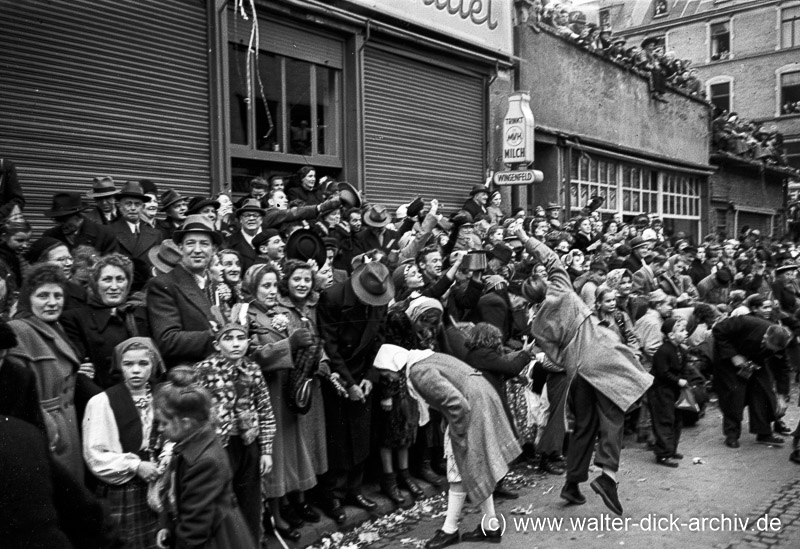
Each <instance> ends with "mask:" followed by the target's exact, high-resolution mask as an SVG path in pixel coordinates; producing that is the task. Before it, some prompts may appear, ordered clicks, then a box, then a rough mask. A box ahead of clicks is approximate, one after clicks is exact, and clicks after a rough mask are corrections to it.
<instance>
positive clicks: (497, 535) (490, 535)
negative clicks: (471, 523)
mask: <svg viewBox="0 0 800 549" xmlns="http://www.w3.org/2000/svg"><path fill="white" fill-rule="evenodd" d="M461 541H478V542H481V543H500V542H501V541H503V532H501V531H500V528H498V529H497V530H484V528H483V526H481V525H480V524H479V525H478V527H477V528H475V529H474V530H473V531H472V532H466V533H464V534H461Z"/></svg>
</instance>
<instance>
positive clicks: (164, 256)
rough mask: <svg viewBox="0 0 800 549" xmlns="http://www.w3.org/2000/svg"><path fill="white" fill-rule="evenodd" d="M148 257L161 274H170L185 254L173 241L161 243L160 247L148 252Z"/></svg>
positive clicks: (168, 240) (154, 247)
mask: <svg viewBox="0 0 800 549" xmlns="http://www.w3.org/2000/svg"><path fill="white" fill-rule="evenodd" d="M147 257H148V258H149V259H150V264H151V265H152V266H153V267H155V268H156V269H158V271H159V272H161V273H168V272H170V271H171V270H172V268H173V267H175V265H177V264H178V263H180V261H181V259H182V258H183V252H182V251H181V249H180V248H178V245H177V244H175V242H173V241H172V240H171V239H169V238H168V239H167V240H164V241H162V242H161V244H160V245H158V246H153V247H152V248H150V250H149V251H148V252H147Z"/></svg>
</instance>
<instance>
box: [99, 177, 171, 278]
mask: <svg viewBox="0 0 800 549" xmlns="http://www.w3.org/2000/svg"><path fill="white" fill-rule="evenodd" d="M117 197H118V198H119V210H120V214H121V215H120V217H119V218H117V219H116V220H115V221H114V222H113V223H111V225H109V226H108V227H109V230H111V232H112V233H113V234H114V236H115V237H116V238H117V241H118V242H119V246H120V252H121V253H123V254H125V255H127V256H128V257H129V258H131V261H133V284H132V285H131V291H133V292H138V291H139V290H141V289H142V288H143V287H144V285H145V283H146V282H147V280H148V279H149V278H150V266H151V265H150V260H149V257H148V255H147V252H149V251H150V248H153V247H155V246H158V245H159V244H160V243H161V241H162V240H163V237H162V235H161V231H159V230H158V229H154V228H153V227H151V226H150V225H148V224H147V223H145V222H143V221H142V220H141V213H142V207H143V206H144V203H145V202H147V201H149V197H147V196H146V195H145V194H144V190H143V189H142V186H141V185H140V184H139V183H137V182H136V181H128V182H127V183H125V185H124V186H123V187H122V190H121V191H120V193H119V194H118V195H117Z"/></svg>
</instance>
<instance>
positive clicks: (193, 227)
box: [172, 215, 222, 246]
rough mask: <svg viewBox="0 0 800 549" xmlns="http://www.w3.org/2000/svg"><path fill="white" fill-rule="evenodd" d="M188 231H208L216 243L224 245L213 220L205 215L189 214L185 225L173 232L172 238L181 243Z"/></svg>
mask: <svg viewBox="0 0 800 549" xmlns="http://www.w3.org/2000/svg"><path fill="white" fill-rule="evenodd" d="M188 233H207V234H209V235H211V240H212V241H213V242H214V245H216V246H221V245H222V235H221V234H219V232H217V231H216V230H215V229H214V225H212V224H211V221H209V220H208V218H207V217H205V216H202V215H190V216H187V217H186V221H184V222H183V227H181V228H180V229H179V230H177V231H175V232H174V233H173V234H172V240H174V241H175V243H176V244H180V243H181V242H183V237H184V236H186V235H187V234H188Z"/></svg>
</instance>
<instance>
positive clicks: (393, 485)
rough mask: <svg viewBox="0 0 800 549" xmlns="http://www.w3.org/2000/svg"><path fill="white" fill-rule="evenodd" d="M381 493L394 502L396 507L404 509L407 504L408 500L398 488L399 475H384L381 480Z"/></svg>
mask: <svg viewBox="0 0 800 549" xmlns="http://www.w3.org/2000/svg"><path fill="white" fill-rule="evenodd" d="M381 493H382V494H383V495H385V496H386V497H387V498H389V499H390V500H392V501H393V502H394V503H395V504H396V505H399V506H401V507H402V506H403V505H405V504H406V498H405V497H404V496H403V494H401V493H400V490H399V489H398V488H397V475H395V474H394V473H384V474H383V479H382V480H381Z"/></svg>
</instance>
